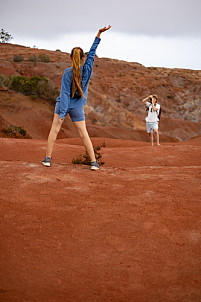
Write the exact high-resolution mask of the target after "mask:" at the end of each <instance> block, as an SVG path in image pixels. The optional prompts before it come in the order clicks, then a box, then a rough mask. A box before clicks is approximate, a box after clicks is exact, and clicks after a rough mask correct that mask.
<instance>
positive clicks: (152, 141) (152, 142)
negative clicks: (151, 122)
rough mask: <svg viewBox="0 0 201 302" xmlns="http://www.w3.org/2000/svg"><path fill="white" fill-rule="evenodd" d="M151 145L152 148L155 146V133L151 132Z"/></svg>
mask: <svg viewBox="0 0 201 302" xmlns="http://www.w3.org/2000/svg"><path fill="white" fill-rule="evenodd" d="M151 145H152V147H153V145H154V133H153V131H152V132H151Z"/></svg>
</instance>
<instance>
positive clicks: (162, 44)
mask: <svg viewBox="0 0 201 302" xmlns="http://www.w3.org/2000/svg"><path fill="white" fill-rule="evenodd" d="M200 15H201V0H124V1H118V0H116V1H115V0H108V1H106V0H102V1H96V0H85V1H81V0H71V1H70V0H56V1H52V0H34V1H33V0H0V27H1V28H3V29H5V30H6V31H8V32H9V33H10V34H12V36H13V37H14V39H13V40H12V41H11V42H12V43H15V44H22V45H26V46H30V47H33V46H34V45H36V46H37V47H38V48H45V49H50V50H56V49H60V50H62V51H65V52H70V50H71V49H72V48H73V47H74V46H81V47H82V48H83V49H84V51H88V50H89V48H90V46H91V43H92V42H93V39H94V36H95V35H96V33H97V31H98V29H99V28H100V27H104V26H107V25H109V24H110V25H112V28H111V29H110V31H108V32H106V33H104V34H103V35H102V37H101V38H102V41H101V45H100V46H99V48H98V50H97V55H98V56H99V57H109V58H114V59H119V60H125V61H130V62H138V63H141V64H143V65H145V66H160V67H170V68H189V69H199V70H201V56H200V53H201V17H200Z"/></svg>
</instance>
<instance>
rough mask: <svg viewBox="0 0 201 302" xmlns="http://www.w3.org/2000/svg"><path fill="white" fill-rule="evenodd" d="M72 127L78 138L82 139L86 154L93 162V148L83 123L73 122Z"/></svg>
mask: <svg viewBox="0 0 201 302" xmlns="http://www.w3.org/2000/svg"><path fill="white" fill-rule="evenodd" d="M74 125H75V127H76V129H77V131H78V133H79V136H80V138H81V139H82V142H83V144H84V146H85V148H86V151H87V153H88V154H89V157H90V159H91V161H95V160H96V158H95V154H94V148H93V145H92V142H91V140H90V137H89V134H88V132H87V128H86V123H85V121H80V122H74Z"/></svg>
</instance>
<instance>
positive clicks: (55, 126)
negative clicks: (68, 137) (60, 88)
mask: <svg viewBox="0 0 201 302" xmlns="http://www.w3.org/2000/svg"><path fill="white" fill-rule="evenodd" d="M63 121H64V119H63V120H61V119H59V114H56V113H55V114H54V119H53V122H52V127H51V130H50V133H49V136H48V141H47V152H46V156H48V157H51V156H52V150H53V148H54V144H55V141H56V139H57V135H58V133H59V131H60V129H61V125H62V123H63Z"/></svg>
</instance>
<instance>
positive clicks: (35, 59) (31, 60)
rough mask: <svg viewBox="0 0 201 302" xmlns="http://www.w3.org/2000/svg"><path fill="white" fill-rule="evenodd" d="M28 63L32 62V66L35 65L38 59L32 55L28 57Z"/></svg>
mask: <svg viewBox="0 0 201 302" xmlns="http://www.w3.org/2000/svg"><path fill="white" fill-rule="evenodd" d="M28 61H30V62H34V65H36V64H37V62H38V58H37V56H36V55H33V56H30V57H29V58H28Z"/></svg>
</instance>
